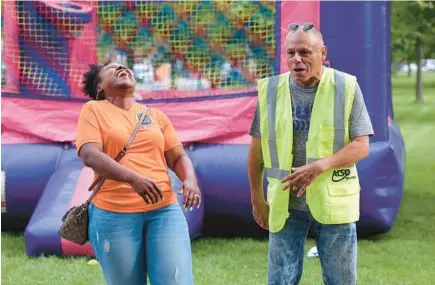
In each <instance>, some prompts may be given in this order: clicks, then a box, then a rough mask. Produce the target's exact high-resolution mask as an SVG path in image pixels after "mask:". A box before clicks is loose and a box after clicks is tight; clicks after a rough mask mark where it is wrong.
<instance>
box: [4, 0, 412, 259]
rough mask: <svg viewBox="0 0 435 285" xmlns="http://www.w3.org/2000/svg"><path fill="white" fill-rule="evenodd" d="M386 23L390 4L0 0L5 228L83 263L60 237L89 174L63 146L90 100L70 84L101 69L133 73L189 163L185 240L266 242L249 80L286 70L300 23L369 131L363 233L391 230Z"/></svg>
mask: <svg viewBox="0 0 435 285" xmlns="http://www.w3.org/2000/svg"><path fill="white" fill-rule="evenodd" d="M389 18H390V10H389V3H388V2H327V1H326V2H320V1H309V2H305V1H301V2H293V1H292V2H290V1H277V2H273V1H255V2H249V1H147V2H145V1H137V2H134V1H97V0H94V1H60V0H59V1H44V0H40V1H21V0H15V1H12V0H11V1H2V35H3V39H2V45H3V46H2V50H3V52H2V112H1V122H2V152H1V158H2V164H1V168H2V174H3V182H4V183H3V190H4V191H3V195H2V218H3V223H4V224H3V225H2V226H3V228H5V227H6V228H7V227H12V226H14V225H15V226H16V227H15V229H16V230H17V227H18V226H17V223H18V221H24V225H23V227H22V228H21V229H19V228H18V230H24V239H25V245H26V251H27V254H28V255H29V256H36V255H41V254H44V255H50V254H53V255H62V256H79V255H89V256H92V255H93V253H92V249H91V247H90V245H89V244H85V245H84V246H78V245H74V244H71V243H69V242H67V241H65V240H62V239H61V238H60V237H59V234H58V229H59V226H60V224H61V217H62V215H63V214H64V213H65V211H66V210H67V209H68V208H69V207H71V206H72V205H76V204H79V203H82V202H83V201H85V200H86V198H87V197H88V195H89V192H88V191H87V187H88V186H89V185H90V183H91V180H92V178H93V174H92V171H91V170H90V169H89V168H87V167H85V166H84V165H83V163H82V161H81V160H80V159H79V158H78V157H77V154H76V149H75V145H74V140H75V129H76V122H77V118H78V115H79V112H80V110H81V108H82V105H83V104H84V103H85V102H86V101H87V100H88V98H86V97H85V96H84V94H83V93H82V91H81V88H82V85H81V84H82V83H81V80H82V78H81V76H82V74H83V73H84V72H85V71H86V70H87V68H88V65H89V64H91V63H95V62H98V63H103V62H106V61H109V60H110V61H116V62H122V63H125V64H128V66H129V67H131V68H133V70H134V71H135V76H136V77H137V78H136V79H137V82H138V83H137V84H138V85H137V89H138V91H137V98H138V100H140V101H141V102H145V103H147V104H149V105H150V106H153V107H157V108H160V109H161V110H162V111H163V112H165V113H166V114H167V115H168V117H169V118H170V119H171V120H172V122H173V124H174V126H175V128H176V130H177V132H178V134H179V136H180V138H181V139H182V141H183V143H184V145H185V148H186V150H187V152H188V155H189V156H190V158H191V159H192V161H193V163H194V166H195V169H196V174H197V177H198V180H199V183H200V188H201V190H202V192H203V202H204V203H203V206H202V207H201V208H199V209H195V210H193V211H188V212H186V213H185V215H186V219H187V221H188V224H189V228H190V234H191V237H192V239H194V238H196V237H198V236H199V235H208V236H248V237H253V236H265V234H266V232H264V231H263V230H261V229H260V228H259V227H258V226H257V225H256V223H255V221H254V219H253V217H252V209H251V203H250V189H249V183H248V176H247V168H246V164H247V153H248V145H249V142H250V137H249V135H248V131H249V128H250V125H251V121H252V117H253V113H254V110H255V105H256V102H257V93H256V87H255V83H256V79H258V78H263V77H266V76H271V75H274V74H279V73H282V72H286V71H287V70H286V64H285V57H284V56H283V55H284V39H285V37H286V34H287V31H288V26H289V24H290V23H291V22H307V21H309V22H312V23H314V24H316V25H317V26H318V27H320V30H321V31H322V33H323V35H324V38H325V42H326V45H327V47H328V51H329V53H328V58H327V62H325V65H329V66H331V67H334V68H337V69H339V70H343V71H345V72H349V73H352V74H354V75H356V76H357V78H358V81H359V84H360V86H361V89H362V91H363V93H364V96H365V102H366V104H367V108H368V110H369V113H370V116H371V119H372V122H373V125H374V130H375V135H374V136H373V137H372V138H371V143H370V155H369V157H368V158H366V159H364V160H363V161H361V162H359V163H358V171H359V174H360V176H361V186H362V191H361V219H360V221H359V222H358V231H359V234H360V237H363V236H369V235H373V234H380V233H385V232H387V231H389V230H390V228H391V227H392V225H393V223H394V221H395V218H396V215H397V212H398V209H399V207H400V203H401V199H402V193H403V184H404V144H403V141H402V137H401V134H400V132H399V129H398V127H397V125H396V124H395V122H394V120H393V110H392V102H391V82H390V24H389ZM171 178H172V183H173V186H174V191H175V190H177V189H179V185H180V181H179V180H178V179H177V177H176V176H175V175H174V173H171ZM179 201H180V202H181V197H180V200H179ZM8 224H9V225H8Z"/></svg>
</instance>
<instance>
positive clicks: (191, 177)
mask: <svg viewBox="0 0 435 285" xmlns="http://www.w3.org/2000/svg"><path fill="white" fill-rule="evenodd" d="M165 158H166V162H167V164H168V166H169V168H170V169H171V170H172V171H174V172H175V174H176V175H177V177H178V178H179V179H180V180H181V181H182V182H183V184H182V187H181V189H180V191H179V192H178V193H179V194H183V195H184V201H183V205H184V207H185V208H188V209H190V210H192V209H193V207H195V206H197V207H198V208H199V206H200V204H201V192H200V190H199V188H198V182H197V180H196V176H195V169H194V168H193V163H192V161H191V160H190V158H189V157H188V156H187V154H186V152H185V151H184V148H183V146H181V145H179V146H176V147H173V148H171V149H169V150H168V151H166V152H165Z"/></svg>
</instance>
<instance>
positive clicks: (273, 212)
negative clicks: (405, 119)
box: [248, 23, 373, 285]
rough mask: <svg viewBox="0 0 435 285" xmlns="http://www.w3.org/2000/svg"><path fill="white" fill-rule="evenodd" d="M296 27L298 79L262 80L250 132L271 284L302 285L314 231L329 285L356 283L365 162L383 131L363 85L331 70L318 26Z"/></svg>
mask: <svg viewBox="0 0 435 285" xmlns="http://www.w3.org/2000/svg"><path fill="white" fill-rule="evenodd" d="M290 28H291V29H290V31H289V34H288V36H287V38H286V42H285V45H286V54H285V56H286V57H287V65H288V68H289V72H287V73H284V74H281V75H278V76H274V77H271V78H265V79H261V80H259V81H258V97H259V100H258V106H257V110H256V113H255V116H254V119H253V122H252V126H251V130H250V134H251V136H252V142H251V145H250V149H249V156H248V176H249V181H250V186H251V202H252V206H253V214H254V217H255V220H256V222H257V223H258V224H259V225H260V226H261V227H263V228H264V229H268V230H269V232H270V236H269V254H268V263H269V264H268V284H269V285H283V284H298V283H299V281H300V279H301V276H302V267H303V258H304V244H305V240H306V237H307V233H308V230H309V229H310V228H311V230H312V231H313V232H314V234H315V239H316V244H317V249H318V253H319V257H320V262H321V265H322V271H323V280H324V282H325V284H328V285H337V284H343V285H354V284H356V283H357V270H356V267H357V266H356V265H357V237H356V225H355V222H356V221H357V220H358V219H359V191H360V185H359V180H358V173H357V170H356V167H355V163H356V162H357V161H359V160H361V159H363V158H364V157H366V156H367V155H368V153H369V136H371V135H373V128H372V125H371V121H370V118H369V115H368V113H367V110H366V106H365V104H364V99H363V95H362V93H361V90H360V88H359V86H358V83H357V81H356V78H355V77H354V76H351V75H349V74H346V73H343V72H340V71H337V70H334V69H331V68H327V67H324V66H323V64H322V63H323V61H324V60H325V58H326V53H327V49H326V47H325V46H324V43H323V37H322V35H321V33H320V32H319V31H318V30H317V29H316V28H315V27H314V26H313V25H312V24H310V23H307V24H303V25H300V24H291V25H290ZM264 172H265V174H266V177H267V181H268V191H267V199H266V200H267V201H266V200H265V198H264V192H263V174H264ZM289 192H290V193H289Z"/></svg>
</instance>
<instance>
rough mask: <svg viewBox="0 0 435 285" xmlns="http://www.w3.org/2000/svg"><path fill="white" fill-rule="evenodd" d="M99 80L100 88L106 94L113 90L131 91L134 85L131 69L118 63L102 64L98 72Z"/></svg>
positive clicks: (134, 80)
mask: <svg viewBox="0 0 435 285" xmlns="http://www.w3.org/2000/svg"><path fill="white" fill-rule="evenodd" d="M99 76H100V79H101V82H100V89H102V90H103V92H104V93H105V94H106V95H108V93H109V94H110V93H111V90H113V91H115V90H116V91H118V92H119V91H122V90H125V91H131V90H132V89H134V88H135V86H136V79H135V78H134V73H133V71H132V70H131V69H128V68H126V67H125V66H123V65H121V64H118V63H110V64H108V65H106V66H104V67H103V68H102V69H101V71H100V73H99Z"/></svg>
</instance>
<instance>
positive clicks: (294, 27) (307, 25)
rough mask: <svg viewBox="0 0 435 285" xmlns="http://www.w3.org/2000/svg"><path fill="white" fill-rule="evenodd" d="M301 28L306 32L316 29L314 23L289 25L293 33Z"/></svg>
mask: <svg viewBox="0 0 435 285" xmlns="http://www.w3.org/2000/svg"><path fill="white" fill-rule="evenodd" d="M299 27H302V30H303V31H304V32H306V31H309V30H311V29H312V28H314V24H313V23H309V22H308V23H304V24H300V23H291V24H290V25H289V28H290V30H292V31H296V30H297V29H298V28H299Z"/></svg>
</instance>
